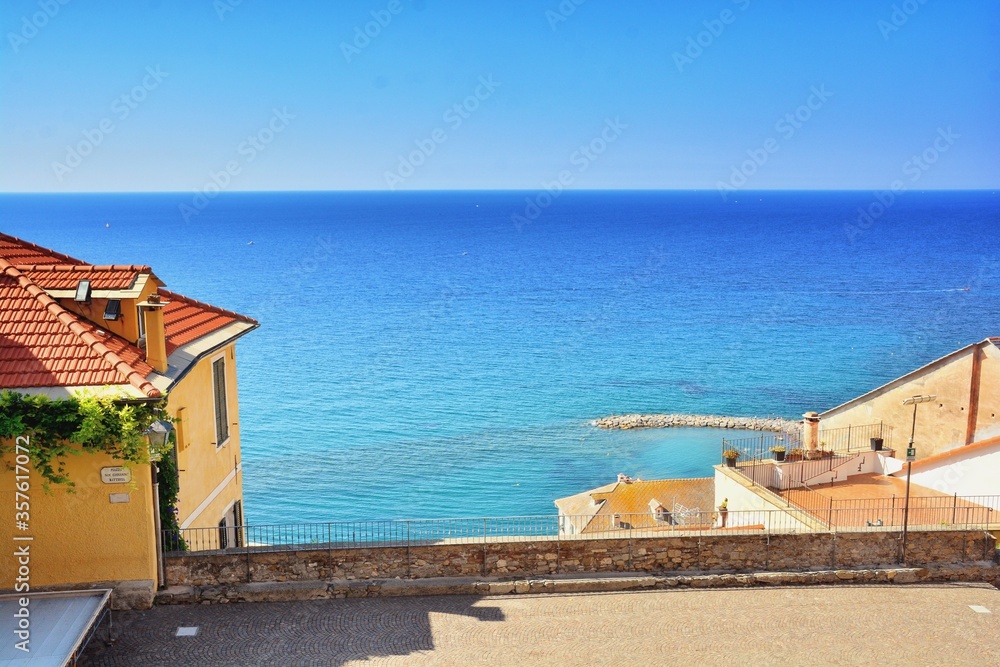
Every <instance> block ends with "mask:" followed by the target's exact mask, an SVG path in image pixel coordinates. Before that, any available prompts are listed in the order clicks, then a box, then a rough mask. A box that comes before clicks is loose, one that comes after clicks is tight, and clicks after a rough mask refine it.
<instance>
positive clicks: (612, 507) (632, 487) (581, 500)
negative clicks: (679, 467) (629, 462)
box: [555, 475, 715, 536]
mask: <svg viewBox="0 0 1000 667" xmlns="http://www.w3.org/2000/svg"><path fill="white" fill-rule="evenodd" d="M714 497H715V480H714V479H713V478H711V477H704V478H695V479H658V480H640V479H636V480H632V479H631V478H629V477H626V476H624V475H619V481H617V482H613V483H611V484H606V485H604V486H601V487H598V488H596V489H591V490H590V491H585V492H583V493H578V494H576V495H574V496H568V497H566V498H560V499H559V500H556V501H555V505H556V508H557V509H558V510H559V534H560V535H567V536H568V535H581V534H594V533H599V532H606V531H609V530H620V529H623V528H644V529H665V530H669V529H674V528H678V527H684V526H697V525H700V524H701V523H710V522H711V518H710V516H711V513H712V512H713V510H714V504H713V500H714Z"/></svg>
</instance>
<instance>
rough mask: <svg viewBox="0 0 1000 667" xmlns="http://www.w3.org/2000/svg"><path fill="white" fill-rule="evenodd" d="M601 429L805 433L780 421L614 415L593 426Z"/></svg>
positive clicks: (797, 424) (794, 424)
mask: <svg viewBox="0 0 1000 667" xmlns="http://www.w3.org/2000/svg"><path fill="white" fill-rule="evenodd" d="M591 424H592V425H594V426H599V427H600V428H620V429H626V430H627V429H631V428H671V427H682V426H689V427H691V426H694V427H704V428H734V429H742V430H746V431H792V432H795V433H798V432H800V431H801V430H802V422H799V421H792V420H790V419H781V418H780V417H766V418H765V417H719V416H716V415H680V414H670V415H611V416H610V417H602V418H601V419H595V420H594V421H592V422H591Z"/></svg>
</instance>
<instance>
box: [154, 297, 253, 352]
mask: <svg viewBox="0 0 1000 667" xmlns="http://www.w3.org/2000/svg"><path fill="white" fill-rule="evenodd" d="M158 291H159V293H160V296H161V297H162V298H163V299H164V300H165V301H167V302H168V303H167V306H166V308H164V309H163V323H164V326H165V327H166V330H167V354H170V353H172V352H173V351H174V350H175V349H176V348H178V347H180V346H181V345H186V344H188V343H190V342H191V341H194V340H197V339H199V338H201V337H202V336H207V335H208V334H210V333H213V332H215V331H218V330H219V329H221V328H223V327H225V326H227V325H229V324H232V323H233V322H245V323H247V324H257V320H255V319H252V318H250V317H246V316H245V315H240V314H238V313H234V312H232V311H229V310H223V309H222V308H216V307H215V306H210V305H208V304H207V303H201V302H200V301H195V300H194V299H189V298H188V297H186V296H184V295H182V294H177V293H176V292H171V291H169V290H165V289H160V290H158Z"/></svg>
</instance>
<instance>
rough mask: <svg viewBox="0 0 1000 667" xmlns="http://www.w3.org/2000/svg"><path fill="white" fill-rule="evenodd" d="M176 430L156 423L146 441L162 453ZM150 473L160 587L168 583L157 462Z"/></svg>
mask: <svg viewBox="0 0 1000 667" xmlns="http://www.w3.org/2000/svg"><path fill="white" fill-rule="evenodd" d="M173 430H174V425H173V424H171V423H170V422H168V421H163V420H159V421H155V422H153V423H152V424H150V426H149V428H148V429H146V433H145V436H146V439H147V440H149V445H150V449H153V450H160V451H162V449H163V447H164V445H166V444H167V439H168V438H169V437H170V432H171V431H173ZM149 468H150V473H152V478H153V479H152V482H153V530H154V531H155V532H156V572H157V574H158V575H159V577H160V582H159V585H161V586H162V585H163V582H164V581H166V571H165V570H166V568H165V567H164V563H163V526H162V525H160V479H159V472H160V469H159V466H157V465H156V461H150V462H149Z"/></svg>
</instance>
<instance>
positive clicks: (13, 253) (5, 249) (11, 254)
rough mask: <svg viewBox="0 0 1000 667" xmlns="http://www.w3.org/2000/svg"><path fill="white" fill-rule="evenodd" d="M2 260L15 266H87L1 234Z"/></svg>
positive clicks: (71, 258)
mask: <svg viewBox="0 0 1000 667" xmlns="http://www.w3.org/2000/svg"><path fill="white" fill-rule="evenodd" d="M0 258H2V259H5V260H7V262H9V263H10V264H13V265H15V266H17V265H19V264H86V262H81V261H80V260H78V259H76V258H74V257H70V256H69V255H64V254H62V253H61V252H56V251H55V250H49V249H48V248H43V247H42V246H40V245H35V244H34V243H28V242H27V241H24V240H22V239H19V238H17V237H16V236H10V235H8V234H4V233H2V232H0Z"/></svg>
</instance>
